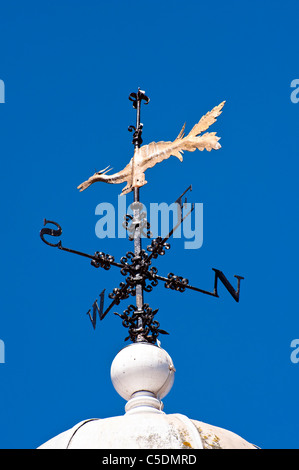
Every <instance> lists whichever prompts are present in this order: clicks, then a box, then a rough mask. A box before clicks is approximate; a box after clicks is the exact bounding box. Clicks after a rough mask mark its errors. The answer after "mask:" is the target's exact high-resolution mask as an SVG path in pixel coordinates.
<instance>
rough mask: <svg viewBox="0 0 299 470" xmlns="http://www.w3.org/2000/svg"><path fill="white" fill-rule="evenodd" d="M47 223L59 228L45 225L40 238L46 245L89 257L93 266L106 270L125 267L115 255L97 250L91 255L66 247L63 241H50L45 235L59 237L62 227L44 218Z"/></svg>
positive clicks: (45, 223)
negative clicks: (113, 267) (116, 259)
mask: <svg viewBox="0 0 299 470" xmlns="http://www.w3.org/2000/svg"><path fill="white" fill-rule="evenodd" d="M47 224H53V225H56V227H57V230H55V229H52V228H49V227H45V228H42V229H41V231H40V238H41V239H42V241H43V242H44V243H46V245H49V246H54V247H56V248H58V249H59V250H62V251H67V252H68V253H73V254H75V255H80V256H83V257H85V258H89V259H91V264H92V266H94V267H95V268H104V269H105V270H108V269H110V267H111V266H116V267H117V268H120V269H121V268H123V264H121V263H117V262H115V261H114V257H113V256H111V255H108V254H105V253H103V252H100V251H96V252H95V254H94V255H90V254H88V253H83V252H82V251H78V250H73V249H71V248H66V247H64V246H62V243H61V241H59V242H58V243H50V242H49V241H48V240H46V239H45V238H44V235H50V236H52V237H59V236H60V235H61V234H62V228H61V226H60V225H59V224H58V223H57V222H53V221H52V220H47V219H44V225H47Z"/></svg>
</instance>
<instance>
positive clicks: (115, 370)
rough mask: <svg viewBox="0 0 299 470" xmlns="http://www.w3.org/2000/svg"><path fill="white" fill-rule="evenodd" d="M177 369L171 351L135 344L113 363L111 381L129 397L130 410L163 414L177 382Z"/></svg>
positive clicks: (128, 409) (124, 350) (118, 391)
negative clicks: (163, 399)
mask: <svg viewBox="0 0 299 470" xmlns="http://www.w3.org/2000/svg"><path fill="white" fill-rule="evenodd" d="M174 373H175V368H174V365H173V362H172V359H171V357H170V356H169V354H168V353H167V352H166V351H165V350H164V349H162V348H161V347H158V346H156V345H154V344H150V343H133V344H130V345H129V346H127V347H125V348H124V349H122V350H121V351H120V352H119V353H118V354H117V355H116V357H115V359H114V360H113V362H112V365H111V380H112V383H113V386H114V388H115V390H116V391H117V393H118V394H119V395H120V396H121V397H122V398H124V399H125V400H127V401H128V402H127V404H126V407H125V410H126V413H130V414H132V413H136V412H140V411H151V412H156V413H162V409H163V403H162V402H161V398H164V397H165V396H166V395H167V394H168V393H169V391H170V389H171V387H172V385H173V382H174Z"/></svg>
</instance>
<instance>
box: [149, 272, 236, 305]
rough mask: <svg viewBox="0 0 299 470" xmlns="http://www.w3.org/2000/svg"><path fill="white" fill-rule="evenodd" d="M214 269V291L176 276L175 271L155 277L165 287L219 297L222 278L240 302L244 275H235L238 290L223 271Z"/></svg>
mask: <svg viewBox="0 0 299 470" xmlns="http://www.w3.org/2000/svg"><path fill="white" fill-rule="evenodd" d="M213 271H214V272H215V280H214V290H213V292H210V291H207V290H203V289H199V288H198V287H194V286H191V285H190V284H189V281H188V279H185V278H183V277H181V276H176V275H174V274H173V273H169V274H168V276H167V277H164V276H160V275H158V274H156V275H155V279H158V280H159V281H163V282H165V287H166V288H167V289H172V290H176V291H178V292H184V291H185V289H190V290H194V291H195V292H201V293H202V294H207V295H211V296H213V297H219V295H218V291H217V281H218V279H220V281H221V282H222V284H223V285H224V287H225V288H226V290H228V292H229V293H230V295H231V296H232V297H233V298H234V299H235V301H236V302H239V297H240V283H241V279H244V277H242V276H237V275H235V277H236V278H237V279H238V284H237V290H235V289H234V287H233V286H232V285H231V283H230V282H229V281H228V279H227V278H226V277H225V275H224V274H223V272H222V271H220V270H219V269H214V268H213Z"/></svg>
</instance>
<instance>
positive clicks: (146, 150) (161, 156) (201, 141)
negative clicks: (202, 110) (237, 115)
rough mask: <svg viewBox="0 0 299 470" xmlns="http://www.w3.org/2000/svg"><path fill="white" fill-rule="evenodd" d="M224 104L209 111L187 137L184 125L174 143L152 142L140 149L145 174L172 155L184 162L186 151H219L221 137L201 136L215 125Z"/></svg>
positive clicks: (141, 163) (140, 158) (208, 133)
mask: <svg viewBox="0 0 299 470" xmlns="http://www.w3.org/2000/svg"><path fill="white" fill-rule="evenodd" d="M224 103H225V101H223V102H222V103H220V104H219V105H218V106H215V108H213V109H212V111H209V112H208V113H207V114H206V115H205V116H203V117H202V118H201V119H200V121H199V122H198V123H197V124H195V126H194V127H193V128H192V130H191V131H190V132H189V134H188V135H187V136H186V137H184V130H185V125H184V126H183V128H182V130H181V132H180V133H179V135H178V136H177V138H176V139H175V140H174V141H173V142H163V141H161V142H157V143H156V142H151V143H150V144H148V145H144V146H142V147H141V148H140V149H138V158H137V161H138V166H139V169H140V170H141V171H143V172H144V171H145V170H147V169H148V168H152V167H153V166H155V165H156V163H159V162H162V161H163V160H166V159H167V158H169V157H170V156H171V155H173V156H175V157H177V158H178V159H179V160H180V161H182V160H183V157H182V153H183V151H184V150H185V151H188V152H194V150H196V149H198V150H204V149H206V150H208V151H210V150H212V149H219V148H220V147H221V146H220V144H219V142H218V140H219V137H217V136H216V133H215V132H206V133H205V134H202V135H199V134H201V133H202V132H204V131H205V130H207V129H208V128H209V127H210V126H211V125H212V124H214V122H215V121H216V118H217V117H218V116H219V115H220V114H221V112H222V111H221V110H222V108H223V106H224Z"/></svg>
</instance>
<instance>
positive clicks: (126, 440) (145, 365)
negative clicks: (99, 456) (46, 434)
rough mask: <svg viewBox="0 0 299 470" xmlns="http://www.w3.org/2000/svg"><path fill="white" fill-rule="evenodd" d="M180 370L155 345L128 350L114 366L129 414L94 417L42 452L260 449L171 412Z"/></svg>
mask: <svg viewBox="0 0 299 470" xmlns="http://www.w3.org/2000/svg"><path fill="white" fill-rule="evenodd" d="M174 373H175V368H174V365H173V362H172V359H171V357H170V356H169V354H168V353H167V352H166V351H165V350H164V349H162V348H160V347H158V346H155V345H153V344H149V343H133V344H131V345H129V346H127V347H126V348H123V349H122V350H121V351H120V352H119V353H118V354H117V356H116V357H115V359H114V361H113V363H112V365H111V379H112V383H113V385H114V387H115V389H116V391H117V392H118V393H119V394H120V395H121V396H122V397H123V398H124V399H126V400H127V404H126V406H125V411H126V413H125V415H123V416H116V417H112V418H106V419H88V420H85V421H82V422H81V423H78V424H77V425H76V426H74V427H73V428H71V429H69V430H68V431H65V432H63V433H62V434H59V435H58V436H56V437H54V438H53V439H51V440H49V441H48V442H46V443H45V444H43V445H41V446H40V447H39V449H188V448H189V449H191V448H192V449H213V448H217V449H219V448H222V449H254V448H256V446H254V445H252V444H250V443H248V442H246V441H245V440H244V439H242V438H241V437H240V436H238V435H236V434H234V433H232V432H230V431H227V430H225V429H221V428H217V427H215V426H210V425H208V424H205V423H202V422H200V421H195V420H192V419H189V418H188V417H187V416H185V415H182V414H165V413H164V412H163V411H162V410H163V403H162V401H161V398H163V397H165V396H166V395H167V393H168V392H169V391H170V389H171V387H172V385H173V382H174Z"/></svg>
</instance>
